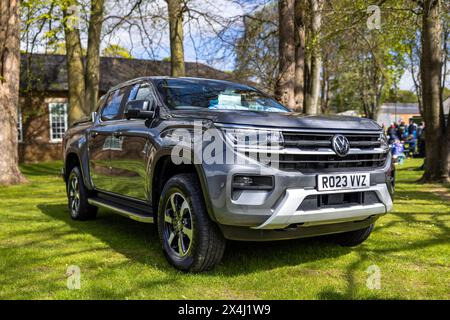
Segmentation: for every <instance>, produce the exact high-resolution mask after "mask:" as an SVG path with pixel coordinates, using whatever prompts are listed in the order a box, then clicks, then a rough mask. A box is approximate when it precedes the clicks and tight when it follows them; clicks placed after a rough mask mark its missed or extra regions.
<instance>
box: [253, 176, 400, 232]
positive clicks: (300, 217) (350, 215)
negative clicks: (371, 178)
mask: <svg viewBox="0 0 450 320" xmlns="http://www.w3.org/2000/svg"><path fill="white" fill-rule="evenodd" d="M359 191H361V192H367V191H369V192H370V191H373V192H375V193H376V195H377V197H378V199H379V200H380V202H379V203H374V204H369V205H349V206H345V207H331V208H321V209H317V210H298V208H299V207H300V205H301V204H302V202H303V201H304V199H305V198H306V197H307V196H311V195H325V194H333V193H336V191H327V192H319V191H317V190H315V189H287V190H286V194H285V196H284V198H283V199H282V200H281V202H280V204H279V205H278V206H277V207H276V208H275V210H274V212H273V214H272V215H271V216H270V218H268V219H267V220H266V221H264V223H262V224H260V225H259V226H256V227H253V228H254V229H283V228H286V227H288V226H290V225H293V224H302V225H303V226H312V225H320V224H333V223H340V222H347V221H361V220H365V219H367V218H369V217H373V216H379V215H383V214H385V213H386V212H388V211H390V210H391V209H392V207H393V204H392V199H391V195H390V193H389V190H388V188H387V185H386V184H377V185H375V186H371V187H369V188H364V189H349V190H342V191H339V193H348V192H359Z"/></svg>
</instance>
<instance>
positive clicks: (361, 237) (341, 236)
mask: <svg viewBox="0 0 450 320" xmlns="http://www.w3.org/2000/svg"><path fill="white" fill-rule="evenodd" d="M373 228H374V224H373V223H372V224H371V225H370V226H368V227H366V228H364V229H360V230H355V231H350V232H344V233H338V234H336V235H334V236H333V239H334V241H335V242H336V243H337V244H339V245H341V246H343V247H354V246H357V245H359V244H361V243H363V242H364V241H366V240H367V238H369V236H370V234H371V233H372V230H373Z"/></svg>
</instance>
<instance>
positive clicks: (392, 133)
mask: <svg viewBox="0 0 450 320" xmlns="http://www.w3.org/2000/svg"><path fill="white" fill-rule="evenodd" d="M386 135H387V136H388V143H389V144H393V143H394V141H395V140H398V138H399V137H398V134H397V128H396V125H395V123H392V124H391V125H390V126H389V128H388V129H387V132H386Z"/></svg>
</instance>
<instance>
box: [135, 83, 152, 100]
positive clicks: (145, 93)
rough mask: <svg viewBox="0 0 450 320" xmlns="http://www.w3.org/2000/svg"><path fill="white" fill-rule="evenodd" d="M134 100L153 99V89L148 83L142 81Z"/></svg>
mask: <svg viewBox="0 0 450 320" xmlns="http://www.w3.org/2000/svg"><path fill="white" fill-rule="evenodd" d="M134 100H153V91H152V88H151V87H150V84H148V83H143V84H142V85H141V86H140V87H139V90H138V92H137V94H136V98H135V99H134Z"/></svg>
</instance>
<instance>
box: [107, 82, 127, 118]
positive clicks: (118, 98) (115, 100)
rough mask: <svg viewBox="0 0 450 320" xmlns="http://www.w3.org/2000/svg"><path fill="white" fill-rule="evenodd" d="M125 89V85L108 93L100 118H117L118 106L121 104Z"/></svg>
mask: <svg viewBox="0 0 450 320" xmlns="http://www.w3.org/2000/svg"><path fill="white" fill-rule="evenodd" d="M127 89H128V88H127V87H123V88H120V89H117V90H116V91H114V92H111V93H110V94H109V96H108V99H107V100H106V104H105V107H104V108H103V111H102V120H114V119H117V118H118V116H119V112H120V106H121V105H122V100H123V97H124V95H125V93H126V92H127Z"/></svg>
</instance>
